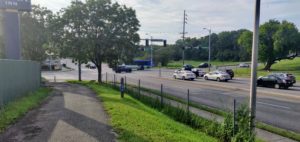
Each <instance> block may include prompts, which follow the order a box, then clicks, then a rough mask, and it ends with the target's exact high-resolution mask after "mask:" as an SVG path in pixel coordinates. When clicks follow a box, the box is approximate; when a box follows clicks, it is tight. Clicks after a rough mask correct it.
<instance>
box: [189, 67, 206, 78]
mask: <svg viewBox="0 0 300 142" xmlns="http://www.w3.org/2000/svg"><path fill="white" fill-rule="evenodd" d="M192 72H193V73H194V74H195V75H196V77H203V76H204V75H205V74H206V72H205V71H203V70H201V69H199V68H193V69H192Z"/></svg>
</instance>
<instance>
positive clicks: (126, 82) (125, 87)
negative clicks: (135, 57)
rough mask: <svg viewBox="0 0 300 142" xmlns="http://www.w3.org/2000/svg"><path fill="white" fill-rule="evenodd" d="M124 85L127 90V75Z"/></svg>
mask: <svg viewBox="0 0 300 142" xmlns="http://www.w3.org/2000/svg"><path fill="white" fill-rule="evenodd" d="M124 84H125V85H124V87H125V91H126V89H127V78H126V76H125V80H124Z"/></svg>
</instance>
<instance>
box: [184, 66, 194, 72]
mask: <svg viewBox="0 0 300 142" xmlns="http://www.w3.org/2000/svg"><path fill="white" fill-rule="evenodd" d="M193 68H194V67H193V66H192V65H184V66H183V69H184V70H186V71H192V69H193Z"/></svg>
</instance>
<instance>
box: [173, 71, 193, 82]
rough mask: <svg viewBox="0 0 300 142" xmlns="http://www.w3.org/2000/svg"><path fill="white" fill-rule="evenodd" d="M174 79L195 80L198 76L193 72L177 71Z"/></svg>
mask: <svg viewBox="0 0 300 142" xmlns="http://www.w3.org/2000/svg"><path fill="white" fill-rule="evenodd" d="M173 77H174V79H182V80H194V79H195V78H196V75H195V74H194V73H193V72H191V71H186V70H176V71H175V72H174V74H173Z"/></svg>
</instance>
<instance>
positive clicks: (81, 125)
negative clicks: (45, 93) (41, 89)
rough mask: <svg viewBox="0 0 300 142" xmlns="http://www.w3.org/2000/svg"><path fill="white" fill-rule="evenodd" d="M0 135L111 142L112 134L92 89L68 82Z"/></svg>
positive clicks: (6, 141) (16, 139) (25, 141)
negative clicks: (39, 106)
mask: <svg viewBox="0 0 300 142" xmlns="http://www.w3.org/2000/svg"><path fill="white" fill-rule="evenodd" d="M51 85H52V86H53V87H54V88H55V91H54V94H53V95H52V96H51V97H50V98H48V99H47V100H46V101H45V103H44V104H43V105H42V106H41V108H39V109H36V110H33V111H31V112H29V113H28V114H27V115H26V116H25V117H24V118H23V119H22V120H20V121H19V122H18V123H17V124H15V125H14V126H12V127H11V128H9V129H8V130H7V131H6V132H5V133H4V134H2V135H0V142H98V141H99V142H112V141H116V140H115V135H114V133H113V132H112V128H111V127H110V126H109V125H108V117H107V114H106V113H105V111H104V109H103V107H102V106H101V102H100V101H99V100H98V99H97V98H96V95H95V93H93V92H92V91H91V90H90V89H88V88H86V87H82V86H79V85H73V84H68V83H59V84H51Z"/></svg>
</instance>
